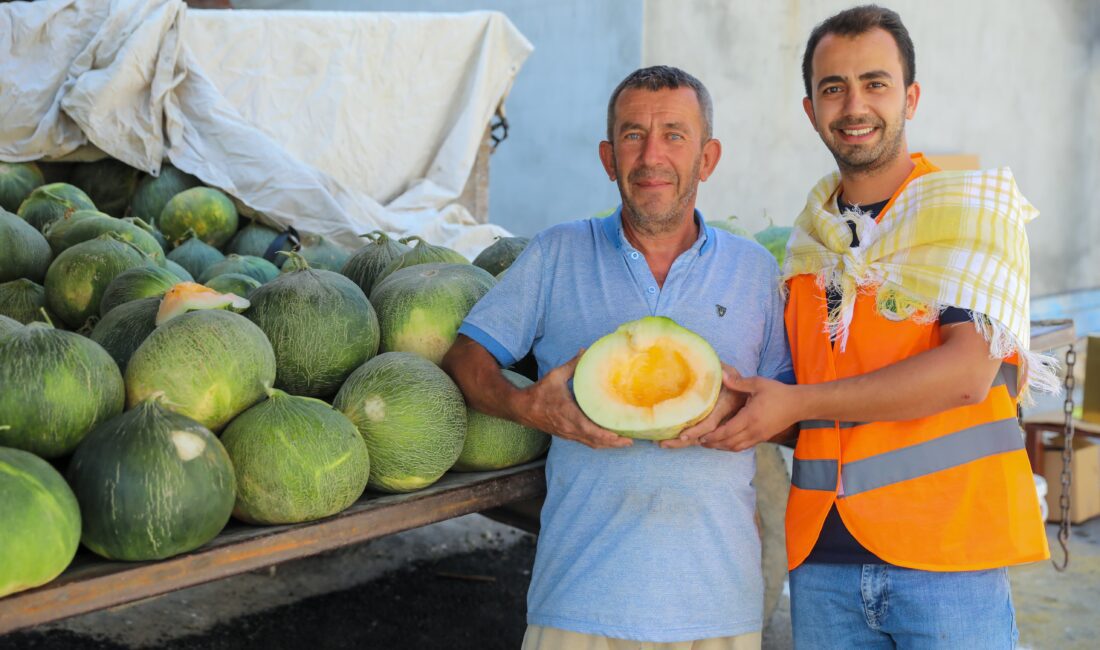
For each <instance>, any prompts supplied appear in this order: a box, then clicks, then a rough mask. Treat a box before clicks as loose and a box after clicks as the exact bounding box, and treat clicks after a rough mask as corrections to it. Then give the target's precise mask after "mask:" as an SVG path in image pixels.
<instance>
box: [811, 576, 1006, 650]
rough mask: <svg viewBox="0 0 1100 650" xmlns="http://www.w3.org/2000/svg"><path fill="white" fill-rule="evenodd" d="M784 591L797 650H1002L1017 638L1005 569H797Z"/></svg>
mask: <svg viewBox="0 0 1100 650" xmlns="http://www.w3.org/2000/svg"><path fill="white" fill-rule="evenodd" d="M790 585H791V625H792V627H793V628H794V647H795V648H796V650H828V649H831V648H837V649H840V648H844V649H847V648H860V649H862V648H903V649H905V650H910V649H912V650H923V649H926V648H928V649H931V648H936V649H939V648H948V649H954V648H964V649H965V650H986V649H989V650H1004V649H1011V648H1015V647H1016V640H1017V638H1018V636H1019V635H1018V633H1017V631H1016V615H1015V612H1014V611H1013V608H1012V593H1011V590H1010V588H1009V584H1008V572H1007V571H1006V570H1005V569H990V570H988V571H963V572H958V573H940V572H932V571H916V570H913V569H903V568H901V567H896V566H890V565H884V564H803V565H802V566H800V567H798V568H797V569H795V570H794V571H792V572H791V576H790Z"/></svg>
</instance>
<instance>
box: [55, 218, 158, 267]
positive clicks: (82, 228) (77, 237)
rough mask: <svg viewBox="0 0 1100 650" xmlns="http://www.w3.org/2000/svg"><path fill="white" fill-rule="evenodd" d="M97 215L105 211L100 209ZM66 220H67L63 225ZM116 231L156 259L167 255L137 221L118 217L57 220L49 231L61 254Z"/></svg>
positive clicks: (58, 253) (124, 239) (57, 253)
mask: <svg viewBox="0 0 1100 650" xmlns="http://www.w3.org/2000/svg"><path fill="white" fill-rule="evenodd" d="M95 214H96V215H101V214H103V213H100V212H97V213H95ZM62 224H64V225H63V226H62ZM108 232H111V233H115V234H117V235H118V237H119V239H121V240H122V241H126V242H130V243H131V244H133V245H134V246H136V247H137V248H139V249H140V250H141V251H142V252H143V253H145V254H146V255H148V256H149V257H150V259H153V260H163V259H164V249H163V248H161V247H160V244H159V243H157V240H156V237H153V235H152V234H150V233H149V232H148V231H146V230H144V229H143V228H141V227H139V226H138V225H137V224H135V223H133V222H130V221H125V220H123V219H115V218H114V217H108V216H106V215H104V216H89V217H87V218H85V219H80V220H79V221H74V222H65V221H64V220H60V221H56V222H54V224H53V225H52V226H51V228H49V229H48V230H47V231H46V240H47V241H48V242H49V243H50V248H51V249H53V252H54V254H56V255H60V254H61V253H62V252H63V251H65V250H67V249H69V248H72V247H73V246H75V245H77V244H79V243H81V242H86V241H88V240H90V239H95V238H96V237H100V236H102V235H103V234H105V233H108Z"/></svg>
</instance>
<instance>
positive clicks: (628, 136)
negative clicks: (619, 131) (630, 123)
mask: <svg viewBox="0 0 1100 650" xmlns="http://www.w3.org/2000/svg"><path fill="white" fill-rule="evenodd" d="M641 139H642V134H641V133H627V134H626V135H624V136H623V140H641Z"/></svg>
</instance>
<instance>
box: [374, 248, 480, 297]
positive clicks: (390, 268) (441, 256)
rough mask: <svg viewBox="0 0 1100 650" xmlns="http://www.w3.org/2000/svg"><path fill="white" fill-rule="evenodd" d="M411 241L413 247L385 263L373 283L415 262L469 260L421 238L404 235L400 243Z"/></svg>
mask: <svg viewBox="0 0 1100 650" xmlns="http://www.w3.org/2000/svg"><path fill="white" fill-rule="evenodd" d="M409 242H413V243H414V244H415V247H413V249H412V250H410V251H409V252H407V253H404V254H402V255H401V257H398V258H397V259H395V260H393V261H392V262H390V263H389V264H387V265H386V268H384V269H382V271H381V272H380V273H379V274H378V277H376V278H375V279H374V282H375V284H377V283H379V282H381V281H382V280H384V279H385V278H386V276H388V275H389V274H391V273H393V272H394V271H396V270H398V269H404V268H407V267H410V266H415V265H417V264H469V263H470V260H468V259H466V258H465V257H463V256H462V254H461V253H458V252H457V251H454V250H451V249H450V248H447V247H446V246H435V245H432V244H429V243H428V242H426V241H424V240H423V239H421V238H419V237H417V236H415V235H414V236H412V237H405V238H404V239H402V240H401V243H402V244H408V243H409ZM372 291H373V289H372Z"/></svg>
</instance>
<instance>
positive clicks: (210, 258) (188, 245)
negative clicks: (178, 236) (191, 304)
mask: <svg viewBox="0 0 1100 650" xmlns="http://www.w3.org/2000/svg"><path fill="white" fill-rule="evenodd" d="M184 238H185V241H184V242H183V243H182V244H179V245H178V246H176V247H175V248H173V249H172V252H170V253H168V259H169V260H170V261H172V262H175V263H176V264H179V265H180V266H182V267H183V269H184V270H185V271H187V272H188V273H189V274H190V275H191V279H195V278H197V277H200V276H201V275H202V274H203V273H205V272H206V269H208V268H210V267H211V266H214V265H215V264H217V263H218V262H221V261H224V260H225V255H222V252H221V251H219V250H218V249H216V248H214V247H213V246H211V245H210V244H207V243H206V242H204V241H203V240H201V239H199V237H198V235H196V234H195V233H193V232H192V231H190V230H188V231H187V234H186V235H184Z"/></svg>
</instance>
